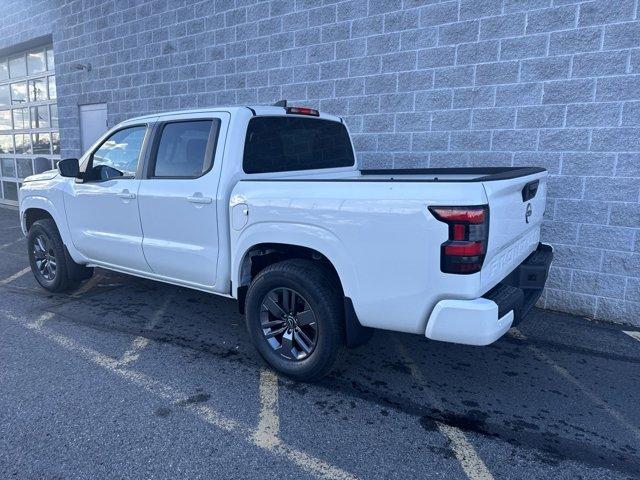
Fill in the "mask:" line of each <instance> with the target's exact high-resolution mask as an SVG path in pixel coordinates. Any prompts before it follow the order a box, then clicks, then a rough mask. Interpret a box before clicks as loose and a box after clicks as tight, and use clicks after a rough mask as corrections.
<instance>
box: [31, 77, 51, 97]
mask: <svg viewBox="0 0 640 480" xmlns="http://www.w3.org/2000/svg"><path fill="white" fill-rule="evenodd" d="M46 99H47V85H46V83H45V79H44V78H36V79H35V80H29V101H30V102H40V101H42V100H46Z"/></svg>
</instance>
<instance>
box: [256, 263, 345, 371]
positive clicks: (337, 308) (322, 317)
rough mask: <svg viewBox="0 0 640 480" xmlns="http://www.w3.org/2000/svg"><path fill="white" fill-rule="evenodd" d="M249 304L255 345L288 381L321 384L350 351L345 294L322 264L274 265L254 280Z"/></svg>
mask: <svg viewBox="0 0 640 480" xmlns="http://www.w3.org/2000/svg"><path fill="white" fill-rule="evenodd" d="M288 291H291V292H293V294H288V293H287V292H288ZM285 295H286V296H287V298H288V303H287V300H286V298H285ZM292 299H293V300H292ZM245 302H246V303H245V311H246V323H247V330H248V332H249V336H250V337H251V341H252V342H253V344H254V346H255V347H256V349H257V350H258V352H259V353H260V355H261V356H262V358H263V359H264V360H265V361H266V362H267V363H268V364H269V365H270V366H271V367H272V368H274V369H275V370H276V371H278V372H280V373H282V374H284V375H286V376H288V377H291V378H293V379H295V380H299V381H313V380H317V379H319V378H321V377H322V376H324V375H326V374H327V373H328V372H329V371H330V370H331V368H332V367H333V365H334V364H335V362H336V360H337V359H338V357H339V356H340V354H341V353H342V351H343V350H344V345H345V325H344V306H343V301H342V295H341V293H340V291H339V289H337V288H336V280H335V278H334V275H332V274H331V273H330V272H329V271H328V270H327V269H326V268H324V267H323V266H321V265H318V264H316V263H314V262H311V261H309V260H302V259H292V260H285V261H283V262H279V263H276V264H273V265H270V266H268V267H266V268H265V269H264V270H262V271H261V272H260V273H259V274H258V275H257V276H256V278H255V279H254V280H253V282H252V283H251V285H250V286H249V290H248V292H247V297H246V300H245ZM274 302H275V304H276V305H274ZM292 303H293V306H291V304H292ZM287 305H289V306H290V307H291V308H289V309H288V310H289V311H287V312H285V311H284V310H287V308H286V307H287ZM309 310H310V311H311V314H310V313H309ZM283 313H293V315H289V316H288V317H287V315H283ZM291 317H293V318H291ZM287 318H288V319H287ZM278 322H280V323H278ZM282 329H285V330H284V331H283V332H282V333H279V334H275V332H280V331H281V330H282ZM301 330H302V332H301ZM270 334H273V336H271V338H267V336H268V335H270ZM312 334H314V335H312ZM314 340H315V341H314ZM290 345H291V346H292V348H289V347H290ZM309 347H312V348H311V349H310V351H309Z"/></svg>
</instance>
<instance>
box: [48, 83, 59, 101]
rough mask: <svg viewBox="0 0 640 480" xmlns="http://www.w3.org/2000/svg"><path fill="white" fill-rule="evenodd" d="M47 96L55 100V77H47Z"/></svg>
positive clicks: (56, 96) (56, 93) (56, 94)
mask: <svg viewBox="0 0 640 480" xmlns="http://www.w3.org/2000/svg"><path fill="white" fill-rule="evenodd" d="M49 98H50V99H51V100H55V99H56V98H58V92H57V90H56V77H49Z"/></svg>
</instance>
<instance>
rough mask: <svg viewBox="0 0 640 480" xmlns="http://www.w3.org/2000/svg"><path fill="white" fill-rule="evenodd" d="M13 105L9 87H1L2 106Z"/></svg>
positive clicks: (0, 104)
mask: <svg viewBox="0 0 640 480" xmlns="http://www.w3.org/2000/svg"><path fill="white" fill-rule="evenodd" d="M10 104H11V98H10V97H9V85H0V106H7V105H10Z"/></svg>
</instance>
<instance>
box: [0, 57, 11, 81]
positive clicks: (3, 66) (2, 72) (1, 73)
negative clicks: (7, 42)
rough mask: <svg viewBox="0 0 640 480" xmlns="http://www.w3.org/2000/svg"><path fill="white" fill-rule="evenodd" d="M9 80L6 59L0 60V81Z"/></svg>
mask: <svg viewBox="0 0 640 480" xmlns="http://www.w3.org/2000/svg"><path fill="white" fill-rule="evenodd" d="M7 78H9V64H8V63H7V59H6V58H0V80H6V79H7Z"/></svg>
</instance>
